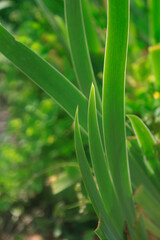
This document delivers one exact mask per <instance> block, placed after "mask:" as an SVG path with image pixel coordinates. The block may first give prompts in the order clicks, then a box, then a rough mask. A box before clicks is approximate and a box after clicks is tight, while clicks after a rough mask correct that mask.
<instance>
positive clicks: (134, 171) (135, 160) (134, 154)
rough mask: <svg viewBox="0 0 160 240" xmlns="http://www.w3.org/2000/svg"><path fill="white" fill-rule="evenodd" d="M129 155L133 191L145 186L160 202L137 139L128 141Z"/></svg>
mask: <svg viewBox="0 0 160 240" xmlns="http://www.w3.org/2000/svg"><path fill="white" fill-rule="evenodd" d="M128 154H129V165H130V174H131V180H132V187H133V189H134V190H137V189H138V188H139V187H140V185H143V186H145V188H147V190H148V191H149V192H150V194H151V195H152V196H154V198H155V199H158V201H160V194H159V192H158V190H157V188H156V187H155V185H154V183H153V182H152V180H151V178H150V177H148V175H147V173H146V171H145V166H144V164H143V153H142V151H141V149H140V147H139V145H138V142H137V140H136V139H130V140H128Z"/></svg>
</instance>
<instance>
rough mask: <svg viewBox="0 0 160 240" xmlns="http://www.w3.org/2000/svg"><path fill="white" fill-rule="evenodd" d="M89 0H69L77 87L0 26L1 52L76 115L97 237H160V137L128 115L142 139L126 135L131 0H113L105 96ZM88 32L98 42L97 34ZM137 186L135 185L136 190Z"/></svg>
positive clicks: (78, 148) (110, 3) (78, 150)
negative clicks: (96, 67) (95, 63)
mask: <svg viewBox="0 0 160 240" xmlns="http://www.w3.org/2000/svg"><path fill="white" fill-rule="evenodd" d="M39 2H40V1H39ZM85 2H86V3H87V0H77V1H75V0H65V1H64V4H65V18H66V25H67V31H68V36H69V49H70V52H71V57H72V63H73V67H74V71H75V76H76V79H77V85H78V88H77V87H76V86H74V85H73V84H72V83H71V82H70V81H69V80H68V79H67V78H66V77H65V76H63V75H62V74H61V73H60V72H59V71H58V70H57V69H55V68H54V67H52V66H51V65H50V64H48V63H47V62H46V61H44V60H43V59H42V58H40V57H39V56H38V55H37V54H35V53H34V52H33V51H31V50H30V49H29V48H27V47H26V46H25V45H23V44H22V43H20V42H18V41H16V40H15V38H14V37H13V36H12V35H11V34H10V33H8V31H7V30H6V29H5V28H4V27H2V26H0V51H1V53H2V54H4V55H5V56H6V57H7V58H8V59H9V60H10V61H12V62H13V63H14V64H15V65H16V66H17V67H18V68H19V69H20V70H21V71H22V72H24V73H25V74H26V75H27V76H28V77H29V78H30V79H32V80H33V81H34V82H35V83H36V84H37V85H38V86H40V87H41V88H42V89H43V90H44V91H45V92H46V93H47V94H48V95H50V96H51V97H53V98H54V99H55V100H56V102H57V103H58V104H59V105H60V106H61V107H62V108H63V109H64V110H65V111H66V112H67V113H68V114H69V115H70V116H71V117H72V118H73V119H74V118H75V148H76V153H77V158H78V162H79V166H80V170H81V174H82V178H83V181H84V183H85V186H86V189H87V192H88V195H89V197H90V200H91V202H92V205H93V207H94V209H95V212H96V214H97V217H98V218H99V224H98V227H97V229H96V233H97V235H98V236H99V238H100V239H110V240H115V239H116V240H118V239H119V240H122V239H134V240H139V239H148V238H149V236H150V235H148V234H147V231H149V232H150V233H151V234H153V235H155V236H156V237H158V238H159V237H160V230H159V227H160V226H159V222H160V215H159V214H158V213H157V209H158V208H159V207H160V206H159V202H160V201H159V200H160V188H159V184H158V183H159V172H160V162H159V157H158V155H157V152H156V144H157V142H156V141H155V139H154V137H153V136H152V134H151V132H150V131H149V129H148V128H147V127H146V126H145V125H144V123H143V122H142V121H141V120H140V119H139V118H138V117H136V116H134V115H129V116H128V117H129V119H130V121H131V123H132V127H133V130H134V132H135V135H136V139H134V138H132V137H131V138H130V139H127V138H126V130H125V106H124V99H125V94H124V92H125V91H124V90H125V72H126V58H127V45H128V30H129V0H123V1H121V4H119V2H118V1H117V0H108V26H107V41H106V48H105V61H104V73H103V86H102V91H103V94H102V97H101V93H100V90H99V86H98V84H97V82H96V79H95V76H94V71H93V67H92V63H91V59H90V55H89V48H88V42H89V38H87V37H86V30H87V29H90V30H91V29H92V28H87V26H89V25H91V22H90V18H89V16H90V15H89V14H88V20H87V18H86V17H85V13H86V12H84V10H85V8H84V6H85V5H84V3H85ZM86 6H88V5H86ZM87 11H89V8H88V9H87ZM45 12H46V11H45ZM58 30H59V29H58ZM89 33H90V35H91V36H92V37H93V38H92V41H95V38H96V36H95V35H94V34H93V31H90V32H89ZM90 39H91V38H90ZM95 42H96V41H95ZM90 88H91V90H90ZM77 106H78V108H77ZM76 109H77V110H76ZM75 112H76V117H74V116H75ZM80 128H81V129H82V131H83V132H84V134H86V135H87V136H88V142H89V149H90V157H91V160H92V161H91V162H92V168H93V172H92V168H91V167H90V165H89V163H88V160H87V157H86V153H85V151H84V147H83V143H82V138H81V132H80ZM127 147H128V151H127ZM128 159H129V162H128ZM130 175H131V178H130ZM131 181H132V186H131ZM132 187H133V190H137V191H136V192H135V194H134V195H133V193H132Z"/></svg>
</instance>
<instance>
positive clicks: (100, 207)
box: [75, 109, 122, 240]
mask: <svg viewBox="0 0 160 240" xmlns="http://www.w3.org/2000/svg"><path fill="white" fill-rule="evenodd" d="M75 149H76V154H77V159H78V162H79V166H80V171H81V174H82V178H83V181H84V184H85V187H86V190H87V192H88V195H89V197H90V200H91V202H92V204H93V207H94V209H95V212H96V214H97V216H98V217H100V219H101V222H103V224H102V225H101V227H102V228H101V229H102V230H101V233H102V234H104V236H103V238H102V239H104V240H107V239H108V240H122V237H121V236H120V235H119V234H118V233H117V231H116V229H115V228H114V227H113V224H112V222H111V218H110V217H109V216H108V214H107V213H106V209H105V206H104V204H103V201H102V198H101V196H100V194H99V192H98V189H97V187H96V184H95V181H94V179H93V175H92V173H91V170H90V167H89V164H88V161H87V158H86V154H85V152H84V148H83V143H82V139H81V135H80V129H79V122H78V109H77V111H76V117H75Z"/></svg>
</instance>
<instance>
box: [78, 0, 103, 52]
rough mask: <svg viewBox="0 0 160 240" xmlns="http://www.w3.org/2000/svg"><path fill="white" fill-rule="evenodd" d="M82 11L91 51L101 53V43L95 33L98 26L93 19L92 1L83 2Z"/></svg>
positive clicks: (84, 0) (85, 0)
mask: <svg viewBox="0 0 160 240" xmlns="http://www.w3.org/2000/svg"><path fill="white" fill-rule="evenodd" d="M82 9H83V17H84V25H85V29H86V36H87V42H88V48H89V51H90V52H92V53H99V52H100V51H101V43H100V40H99V38H98V34H97V32H96V31H95V28H96V26H95V24H94V22H93V19H92V12H91V2H90V0H82Z"/></svg>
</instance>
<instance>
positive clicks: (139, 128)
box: [127, 115, 160, 189]
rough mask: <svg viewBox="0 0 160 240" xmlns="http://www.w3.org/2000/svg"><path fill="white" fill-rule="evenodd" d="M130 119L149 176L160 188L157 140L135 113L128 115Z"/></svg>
mask: <svg viewBox="0 0 160 240" xmlns="http://www.w3.org/2000/svg"><path fill="white" fill-rule="evenodd" d="M127 116H128V118H129V119H130V121H131V123H132V126H133V129H134V132H135V134H136V136H137V140H138V143H139V145H140V147H141V148H142V150H143V153H144V156H145V157H144V158H143V159H144V166H145V167H146V169H147V172H148V173H149V176H151V177H152V178H153V181H154V183H155V184H156V185H157V188H158V189H160V188H159V180H160V179H159V176H160V163H159V161H158V159H157V156H156V148H155V145H156V142H155V140H154V138H153V136H152V134H151V132H150V131H149V129H148V128H147V126H146V125H145V124H144V123H143V121H142V120H141V119H140V118H138V117H137V116H135V115H127Z"/></svg>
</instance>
